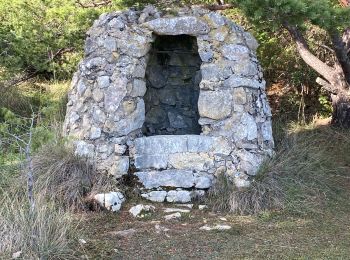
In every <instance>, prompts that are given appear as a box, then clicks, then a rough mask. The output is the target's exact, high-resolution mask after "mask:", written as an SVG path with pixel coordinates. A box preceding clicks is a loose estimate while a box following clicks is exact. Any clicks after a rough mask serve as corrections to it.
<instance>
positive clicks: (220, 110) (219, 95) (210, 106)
mask: <svg viewBox="0 0 350 260" xmlns="http://www.w3.org/2000/svg"><path fill="white" fill-rule="evenodd" d="M231 111H232V96H231V93H230V92H229V91H202V92H201V93H200V94H199V100H198V112H199V115H200V116H201V117H208V118H211V119H216V120H219V119H223V118H225V117H228V116H229V115H230V114H231Z"/></svg>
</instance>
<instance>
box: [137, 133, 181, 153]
mask: <svg viewBox="0 0 350 260" xmlns="http://www.w3.org/2000/svg"><path fill="white" fill-rule="evenodd" d="M134 146H135V154H169V153H179V152H186V151H187V138H186V136H185V135H178V136H175V135H157V136H149V137H140V138H137V139H135V141H134Z"/></svg>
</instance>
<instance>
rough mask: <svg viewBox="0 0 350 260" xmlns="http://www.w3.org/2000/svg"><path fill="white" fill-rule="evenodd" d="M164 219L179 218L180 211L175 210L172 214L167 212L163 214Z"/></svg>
mask: <svg viewBox="0 0 350 260" xmlns="http://www.w3.org/2000/svg"><path fill="white" fill-rule="evenodd" d="M164 218H165V220H171V219H178V218H181V213H180V212H175V213H173V214H169V215H166V216H164Z"/></svg>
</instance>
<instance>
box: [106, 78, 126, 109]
mask: <svg viewBox="0 0 350 260" xmlns="http://www.w3.org/2000/svg"><path fill="white" fill-rule="evenodd" d="M126 85H127V79H126V78H119V79H117V80H115V81H114V82H113V83H112V84H111V85H110V86H109V87H108V88H107V89H106V92H105V93H106V94H105V97H104V106H105V109H106V110H107V111H108V112H113V111H116V110H117V109H118V108H119V105H120V102H121V101H122V100H123V98H124V97H125V96H126V93H127V91H126Z"/></svg>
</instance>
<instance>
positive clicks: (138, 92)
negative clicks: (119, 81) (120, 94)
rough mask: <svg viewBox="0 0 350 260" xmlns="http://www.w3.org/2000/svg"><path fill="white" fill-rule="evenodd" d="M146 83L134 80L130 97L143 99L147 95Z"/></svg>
mask: <svg viewBox="0 0 350 260" xmlns="http://www.w3.org/2000/svg"><path fill="white" fill-rule="evenodd" d="M146 90H147V89H146V82H145V81H143V80H140V79H134V83H133V85H132V91H131V93H130V96H132V97H143V96H144V95H145V93H146Z"/></svg>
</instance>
